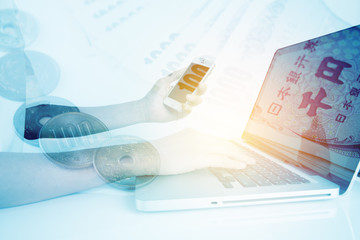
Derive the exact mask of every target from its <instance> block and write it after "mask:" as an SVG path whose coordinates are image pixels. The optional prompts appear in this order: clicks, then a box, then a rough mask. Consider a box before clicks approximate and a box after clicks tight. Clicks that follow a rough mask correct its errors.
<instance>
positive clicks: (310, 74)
mask: <svg viewBox="0 0 360 240" xmlns="http://www.w3.org/2000/svg"><path fill="white" fill-rule="evenodd" d="M243 138H244V139H245V140H247V141H250V142H252V143H253V144H256V146H257V147H260V148H262V149H263V150H265V151H267V152H268V153H270V154H272V155H275V156H276V157H278V158H281V159H282V160H285V161H288V162H291V163H294V164H296V165H298V166H302V167H304V168H306V169H308V170H309V171H310V172H313V173H316V174H319V175H321V176H323V177H325V178H327V179H329V180H331V181H333V182H335V183H337V184H338V185H339V186H340V193H343V192H345V191H346V189H347V188H348V186H349V184H350V182H351V180H352V178H353V176H354V175H355V173H356V172H355V171H356V169H357V166H358V163H359V160H360V25H359V26H355V27H352V28H348V29H345V30H342V31H339V32H335V33H332V34H328V35H325V36H322V37H319V38H315V39H311V40H308V41H305V42H301V43H298V44H295V45H292V46H289V47H285V48H282V49H279V50H278V51H277V52H276V53H275V55H274V57H273V60H272V62H271V65H270V68H269V70H268V73H267V75H266V78H265V81H264V83H263V86H262V88H261V91H260V94H259V96H258V99H257V101H256V104H255V107H254V109H253V111H252V113H251V116H250V120H249V122H248V124H247V126H246V129H245V132H244V135H243Z"/></svg>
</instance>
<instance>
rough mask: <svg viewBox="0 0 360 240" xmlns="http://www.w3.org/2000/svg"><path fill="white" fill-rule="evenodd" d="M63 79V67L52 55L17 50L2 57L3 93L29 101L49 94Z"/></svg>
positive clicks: (0, 77)
mask: <svg viewBox="0 0 360 240" xmlns="http://www.w3.org/2000/svg"><path fill="white" fill-rule="evenodd" d="M59 79H60V69H59V66H58V65H57V63H56V62H55V61H54V60H53V59H52V58H51V57H49V56H47V55H45V54H43V53H40V52H35V51H21V50H16V51H14V52H11V53H9V54H7V55H5V56H3V57H2V58H0V95H1V96H3V97H5V98H7V99H10V100H13V101H25V100H27V99H32V98H37V97H41V96H45V95H47V94H49V93H50V92H51V91H53V90H54V89H55V87H56V86H57V84H58V82H59Z"/></svg>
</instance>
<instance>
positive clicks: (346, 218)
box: [0, 179, 360, 239]
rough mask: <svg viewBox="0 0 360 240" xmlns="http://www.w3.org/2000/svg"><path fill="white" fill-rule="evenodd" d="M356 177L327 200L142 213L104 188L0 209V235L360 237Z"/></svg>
mask: <svg viewBox="0 0 360 240" xmlns="http://www.w3.org/2000/svg"><path fill="white" fill-rule="evenodd" d="M359 198H360V180H359V179H358V180H357V181H356V182H355V184H354V186H353V188H352V189H351V191H350V192H349V193H348V194H346V195H345V196H343V197H339V198H337V199H334V200H327V201H314V202H306V203H288V204H274V205H262V206H251V207H234V208H224V209H210V210H194V211H175V212H161V213H143V212H139V211H137V210H136V208H135V201H134V195H133V192H132V191H119V190H116V189H113V188H111V187H109V186H103V187H100V188H96V189H93V190H89V191H86V192H82V193H79V194H74V195H70V196H67V197H62V198H57V199H53V200H49V201H45V202H41V203H36V204H31V205H27V206H22V207H16V208H9V209H2V210H0V238H1V239H99V238H101V239H120V238H121V239H144V238H149V236H151V238H157V239H170V238H171V239H199V238H200V239H205V238H206V239H220V238H221V239H223V238H225V237H237V239H239V238H240V237H241V238H242V239H359V238H360V230H359V228H358V227H357V226H360V209H359V208H358V207H357V206H358V205H359V204H358V199H359Z"/></svg>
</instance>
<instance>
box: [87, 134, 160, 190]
mask: <svg viewBox="0 0 360 240" xmlns="http://www.w3.org/2000/svg"><path fill="white" fill-rule="evenodd" d="M93 165H94V168H95V170H96V171H97V173H98V174H99V175H100V176H101V177H102V178H103V179H104V180H105V181H106V182H108V183H110V184H111V185H112V186H114V187H116V188H120V189H134V188H135V187H141V186H144V185H145V184H148V183H149V182H151V181H152V180H153V179H155V177H156V176H157V175H158V173H159V169H160V156H159V153H158V151H157V150H156V149H155V147H154V146H153V145H152V144H150V143H149V142H147V141H145V140H143V139H141V138H138V137H134V136H117V137H114V138H111V139H110V140H108V141H107V142H106V143H104V145H103V147H100V148H98V149H97V151H96V154H95V158H94V163H93Z"/></svg>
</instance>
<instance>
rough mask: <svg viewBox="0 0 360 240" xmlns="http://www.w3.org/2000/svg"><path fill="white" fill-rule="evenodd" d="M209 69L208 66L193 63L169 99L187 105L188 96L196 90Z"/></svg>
mask: <svg viewBox="0 0 360 240" xmlns="http://www.w3.org/2000/svg"><path fill="white" fill-rule="evenodd" d="M209 69H210V68H209V67H207V66H204V65H200V64H197V63H191V64H190V66H189V67H188V68H187V69H186V71H185V73H184V74H183V76H182V77H181V79H180V80H179V82H178V83H177V84H176V86H174V88H173V89H172V91H171V92H170V94H169V97H170V98H172V99H174V100H176V101H178V102H181V103H185V102H186V95H187V94H191V93H193V92H194V91H195V90H196V88H197V87H198V86H199V83H200V82H201V81H202V80H203V78H204V76H205V75H206V73H207V72H208V71H209Z"/></svg>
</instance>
